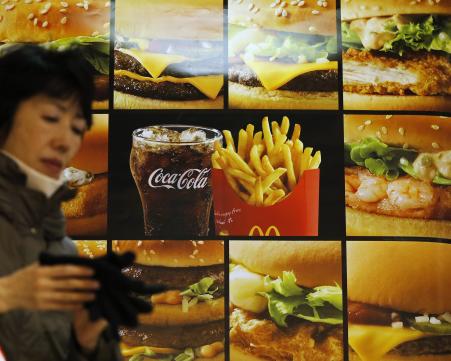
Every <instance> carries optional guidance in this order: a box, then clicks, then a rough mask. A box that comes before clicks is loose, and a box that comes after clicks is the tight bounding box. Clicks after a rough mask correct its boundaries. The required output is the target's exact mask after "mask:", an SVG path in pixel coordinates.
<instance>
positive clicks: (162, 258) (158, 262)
mask: <svg viewBox="0 0 451 361" xmlns="http://www.w3.org/2000/svg"><path fill="white" fill-rule="evenodd" d="M113 251H114V252H118V253H123V252H126V251H132V252H134V253H135V254H136V259H135V263H138V264H142V265H145V266H164V267H199V266H211V265H216V264H221V263H224V242H223V241H166V240H161V241H114V242H113Z"/></svg>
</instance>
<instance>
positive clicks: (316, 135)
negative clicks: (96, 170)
mask: <svg viewBox="0 0 451 361" xmlns="http://www.w3.org/2000/svg"><path fill="white" fill-rule="evenodd" d="M265 115H267V116H269V120H270V122H271V121H273V120H276V121H279V122H280V121H281V119H282V116H284V115H287V116H288V117H289V118H290V121H291V124H292V125H293V124H294V123H300V124H301V126H302V132H301V140H302V142H303V143H304V146H310V147H313V148H314V150H315V151H316V150H321V155H322V162H321V166H320V169H321V182H320V221H319V236H320V237H321V238H324V237H331V238H333V239H339V238H341V237H342V235H343V234H344V192H343V189H344V183H343V178H344V176H343V141H342V139H343V125H342V118H341V115H339V114H337V113H336V112H306V111H238V110H228V111H227V110H223V111H211V112H210V111H185V112H180V111H151V112H149V111H128V112H125V111H124V112H120V111H115V112H113V113H112V114H111V116H110V133H109V134H110V143H109V144H111V146H110V150H109V153H110V154H109V159H110V167H109V169H110V189H109V195H110V198H109V234H110V235H113V237H114V238H116V239H121V238H122V239H139V238H142V237H144V231H143V219H142V208H141V201H140V199H139V194H138V191H137V189H136V187H135V183H134V181H133V178H132V176H131V173H130V167H129V156H130V149H131V141H132V136H131V134H132V132H133V130H134V129H136V128H139V127H144V126H148V125H156V124H171V123H172V124H176V123H180V124H191V125H198V126H207V127H213V128H217V129H220V130H223V129H230V130H231V131H232V133H233V135H234V139H237V138H238V131H239V130H240V129H241V128H244V127H246V125H247V124H248V123H253V124H254V126H255V129H256V130H255V131H258V130H261V119H262V118H263V116H265ZM290 129H291V128H290ZM213 235H214V229H213V223H212V222H211V226H210V236H213Z"/></svg>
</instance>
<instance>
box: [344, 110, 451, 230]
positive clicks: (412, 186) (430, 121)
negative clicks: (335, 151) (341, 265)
mask: <svg viewBox="0 0 451 361" xmlns="http://www.w3.org/2000/svg"><path fill="white" fill-rule="evenodd" d="M450 136H451V123H450V120H449V119H447V118H446V117H439V116H423V115H414V116H412V115H393V116H392V115H347V116H346V117H345V126H344V137H345V195H346V196H345V199H346V230H347V235H348V236H414V237H415V236H417V237H438V238H451V187H450V185H451V142H450V139H451V137H450Z"/></svg>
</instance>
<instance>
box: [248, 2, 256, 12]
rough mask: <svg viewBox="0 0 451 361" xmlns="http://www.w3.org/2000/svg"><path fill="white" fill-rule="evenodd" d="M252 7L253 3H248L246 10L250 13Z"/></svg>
mask: <svg viewBox="0 0 451 361" xmlns="http://www.w3.org/2000/svg"><path fill="white" fill-rule="evenodd" d="M254 6H255V5H254V4H253V3H250V4H249V6H248V8H247V9H248V10H249V11H251V10H252V9H253V8H254Z"/></svg>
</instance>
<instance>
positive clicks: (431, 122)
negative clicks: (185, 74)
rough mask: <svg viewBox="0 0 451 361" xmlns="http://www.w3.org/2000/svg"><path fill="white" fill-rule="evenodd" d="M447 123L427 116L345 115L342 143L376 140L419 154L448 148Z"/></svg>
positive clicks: (450, 144) (450, 141) (450, 127)
mask: <svg viewBox="0 0 451 361" xmlns="http://www.w3.org/2000/svg"><path fill="white" fill-rule="evenodd" d="M450 135H451V121H450V119H449V118H447V117H440V116H427V115H387V116H386V115H370V114H367V115H354V114H353V115H350V114H348V115H345V119H344V140H345V142H347V143H353V142H357V141H359V140H361V139H364V138H366V137H377V138H379V139H380V140H381V141H382V142H384V143H386V144H388V145H391V146H398V147H403V146H405V147H407V148H409V149H415V150H417V151H419V152H431V153H433V152H439V151H444V150H449V149H451V137H450Z"/></svg>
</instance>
